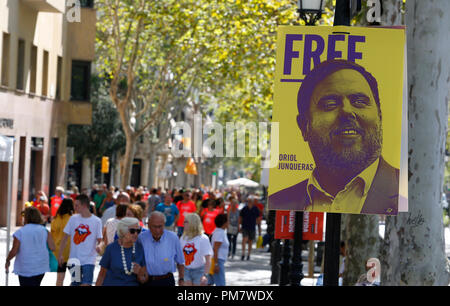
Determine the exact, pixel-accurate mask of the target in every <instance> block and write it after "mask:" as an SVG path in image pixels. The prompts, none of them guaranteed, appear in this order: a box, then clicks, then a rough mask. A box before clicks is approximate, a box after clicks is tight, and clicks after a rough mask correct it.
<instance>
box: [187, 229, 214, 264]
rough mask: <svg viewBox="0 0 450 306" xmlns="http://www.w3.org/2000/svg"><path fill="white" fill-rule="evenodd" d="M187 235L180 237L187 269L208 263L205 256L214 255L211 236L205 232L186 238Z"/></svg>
mask: <svg viewBox="0 0 450 306" xmlns="http://www.w3.org/2000/svg"><path fill="white" fill-rule="evenodd" d="M186 238H187V237H186V236H181V237H180V244H181V249H182V250H183V255H184V261H185V266H186V268H187V269H196V268H200V267H203V266H204V265H205V263H206V260H205V256H207V255H213V250H212V248H211V244H210V243H209V238H208V236H206V235H205V234H202V235H200V236H196V237H194V238H193V239H189V240H186Z"/></svg>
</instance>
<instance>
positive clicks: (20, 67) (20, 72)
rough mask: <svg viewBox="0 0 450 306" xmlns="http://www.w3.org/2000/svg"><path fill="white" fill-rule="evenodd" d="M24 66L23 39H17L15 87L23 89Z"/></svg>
mask: <svg viewBox="0 0 450 306" xmlns="http://www.w3.org/2000/svg"><path fill="white" fill-rule="evenodd" d="M24 66H25V41H24V40H23V39H19V46H18V48H17V79H16V88H17V89H19V90H23V88H24V86H23V85H24V84H23V83H24V81H23V80H24V68H25V67H24Z"/></svg>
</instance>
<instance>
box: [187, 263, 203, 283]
mask: <svg viewBox="0 0 450 306" xmlns="http://www.w3.org/2000/svg"><path fill="white" fill-rule="evenodd" d="M203 274H205V267H204V266H201V267H199V268H194V269H189V268H185V269H184V280H185V281H190V282H192V284H193V285H196V286H199V285H200V284H201V281H202V276H203Z"/></svg>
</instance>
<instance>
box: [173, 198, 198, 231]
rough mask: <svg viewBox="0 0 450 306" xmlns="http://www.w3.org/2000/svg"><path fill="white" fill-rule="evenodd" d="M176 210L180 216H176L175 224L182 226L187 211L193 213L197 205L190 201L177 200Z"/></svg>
mask: <svg viewBox="0 0 450 306" xmlns="http://www.w3.org/2000/svg"><path fill="white" fill-rule="evenodd" d="M177 208H178V211H179V212H180V218H178V222H177V226H181V227H184V217H186V215H187V214H189V213H195V212H196V211H197V206H195V203H194V202H192V201H188V202H186V203H185V202H183V201H179V202H178V203H177Z"/></svg>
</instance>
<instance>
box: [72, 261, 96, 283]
mask: <svg viewBox="0 0 450 306" xmlns="http://www.w3.org/2000/svg"><path fill="white" fill-rule="evenodd" d="M94 268H95V265H82V266H75V265H72V266H71V267H70V269H71V274H72V283H71V284H70V285H71V286H80V285H92V282H93V280H94ZM77 272H78V273H79V275H76V274H77ZM77 278H78V279H77Z"/></svg>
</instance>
